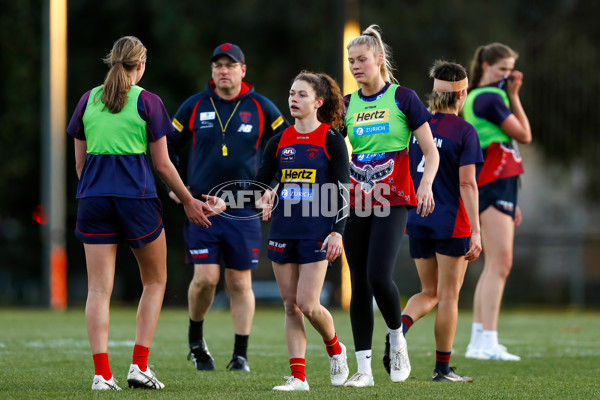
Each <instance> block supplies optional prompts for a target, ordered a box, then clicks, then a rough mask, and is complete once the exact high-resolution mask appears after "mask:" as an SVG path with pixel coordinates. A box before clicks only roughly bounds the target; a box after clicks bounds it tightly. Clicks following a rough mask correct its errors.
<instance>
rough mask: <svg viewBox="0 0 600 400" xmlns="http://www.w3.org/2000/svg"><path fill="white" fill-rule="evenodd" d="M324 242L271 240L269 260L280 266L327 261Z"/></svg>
mask: <svg viewBox="0 0 600 400" xmlns="http://www.w3.org/2000/svg"><path fill="white" fill-rule="evenodd" d="M322 245H323V241H321V240H309V239H269V251H268V254H267V256H268V257H269V260H271V261H275V262H276V263H279V264H288V263H291V264H308V263H313V262H318V261H323V260H325V258H326V256H327V251H326V250H323V251H321V246H322Z"/></svg>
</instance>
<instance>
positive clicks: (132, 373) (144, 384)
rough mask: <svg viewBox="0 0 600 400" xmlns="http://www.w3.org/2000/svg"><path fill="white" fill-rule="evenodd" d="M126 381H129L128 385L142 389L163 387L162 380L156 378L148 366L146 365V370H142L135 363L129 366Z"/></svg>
mask: <svg viewBox="0 0 600 400" xmlns="http://www.w3.org/2000/svg"><path fill="white" fill-rule="evenodd" d="M127 383H129V387H133V388H142V389H162V388H164V387H165V385H163V383H162V382H160V381H159V380H158V379H156V376H155V375H154V372H152V370H151V369H150V367H146V371H144V372H142V371H140V367H138V366H137V364H131V365H130V366H129V373H128V374H127Z"/></svg>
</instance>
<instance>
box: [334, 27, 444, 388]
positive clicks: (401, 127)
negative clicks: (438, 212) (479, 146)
mask: <svg viewBox="0 0 600 400" xmlns="http://www.w3.org/2000/svg"><path fill="white" fill-rule="evenodd" d="M347 48H348V61H349V64H350V72H351V73H352V75H353V76H354V78H355V79H356V82H357V83H358V85H359V87H360V89H359V90H358V91H356V92H354V93H352V94H350V95H347V96H345V98H344V100H345V102H346V104H347V110H346V116H345V121H344V122H345V126H346V131H347V134H348V138H349V140H350V143H351V144H352V159H351V162H350V178H351V182H352V185H351V193H350V198H351V202H350V203H351V212H350V217H349V219H348V226H347V229H346V234H345V235H344V248H345V251H346V255H347V258H348V264H349V266H350V276H351V280H352V300H351V302H350V319H351V323H352V333H353V335H354V347H355V351H356V358H357V361H358V372H357V373H356V374H354V375H353V376H352V377H351V378H350V379H349V380H348V382H346V386H355V387H364V386H373V384H374V381H373V373H372V370H371V351H372V350H371V348H372V339H373V326H374V321H373V319H374V316H373V297H375V300H376V301H377V305H378V307H379V310H380V311H381V314H382V316H383V319H384V320H385V323H386V325H387V327H388V333H389V337H388V339H387V343H388V345H387V346H386V352H385V359H386V361H387V363H389V364H390V377H391V380H392V382H402V381H404V380H406V379H407V378H408V376H409V375H410V369H411V368H410V361H409V358H408V350H407V346H406V340H405V339H404V335H403V333H402V320H401V306H400V294H399V293H398V287H397V286H396V284H395V282H394V281H393V279H392V276H393V271H394V266H395V264H396V258H397V256H398V252H399V250H400V243H401V240H402V237H403V234H404V228H405V226H406V218H407V214H408V210H409V209H410V208H412V207H415V206H416V207H417V212H418V213H419V214H420V215H422V216H426V215H429V213H431V212H432V211H433V209H434V206H435V204H434V201H433V193H432V190H431V185H432V183H433V179H434V177H435V173H436V171H437V168H438V162H439V156H438V152H437V150H436V148H435V144H434V142H433V136H432V135H431V130H430V129H429V125H428V124H427V121H429V119H430V117H431V116H430V114H429V112H428V111H427V109H426V108H425V106H424V105H423V103H422V102H421V101H420V100H419V97H418V96H417V95H416V93H415V92H414V91H412V90H410V89H407V88H405V87H402V86H399V85H398V84H396V80H395V79H394V77H393V76H392V72H391V56H390V49H389V48H388V47H387V46H386V45H385V44H384V43H383V41H382V39H381V33H380V31H379V27H378V26H377V25H371V26H369V27H368V28H367V29H366V30H365V31H364V32H363V34H362V35H361V36H359V37H357V38H355V39H353V40H351V41H350V42H349V43H348V45H347ZM411 132H413V133H414V135H415V136H416V138H417V139H418V141H419V145H420V146H421V149H422V151H423V154H424V156H425V157H424V167H423V168H424V170H423V177H422V179H421V183H420V185H419V188H418V190H417V193H416V194H415V191H414V187H413V182H412V179H411V177H410V172H409V160H408V143H409V139H410V134H411Z"/></svg>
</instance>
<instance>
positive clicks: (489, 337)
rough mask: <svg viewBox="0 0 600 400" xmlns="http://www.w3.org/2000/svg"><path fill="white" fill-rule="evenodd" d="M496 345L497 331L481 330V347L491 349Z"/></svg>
mask: <svg viewBox="0 0 600 400" xmlns="http://www.w3.org/2000/svg"><path fill="white" fill-rule="evenodd" d="M497 345H498V331H483V334H482V336H481V348H482V349H493V348H494V347H496V346H497Z"/></svg>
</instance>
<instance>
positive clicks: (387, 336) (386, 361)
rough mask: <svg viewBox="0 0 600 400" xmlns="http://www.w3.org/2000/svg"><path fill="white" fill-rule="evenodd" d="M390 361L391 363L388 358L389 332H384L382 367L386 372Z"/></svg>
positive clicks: (388, 370) (388, 369) (388, 371)
mask: <svg viewBox="0 0 600 400" xmlns="http://www.w3.org/2000/svg"><path fill="white" fill-rule="evenodd" d="M390 363H391V358H390V334H389V333H386V335H385V350H384V351H383V367H384V368H385V370H386V371H387V373H388V374H389V373H390Z"/></svg>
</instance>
